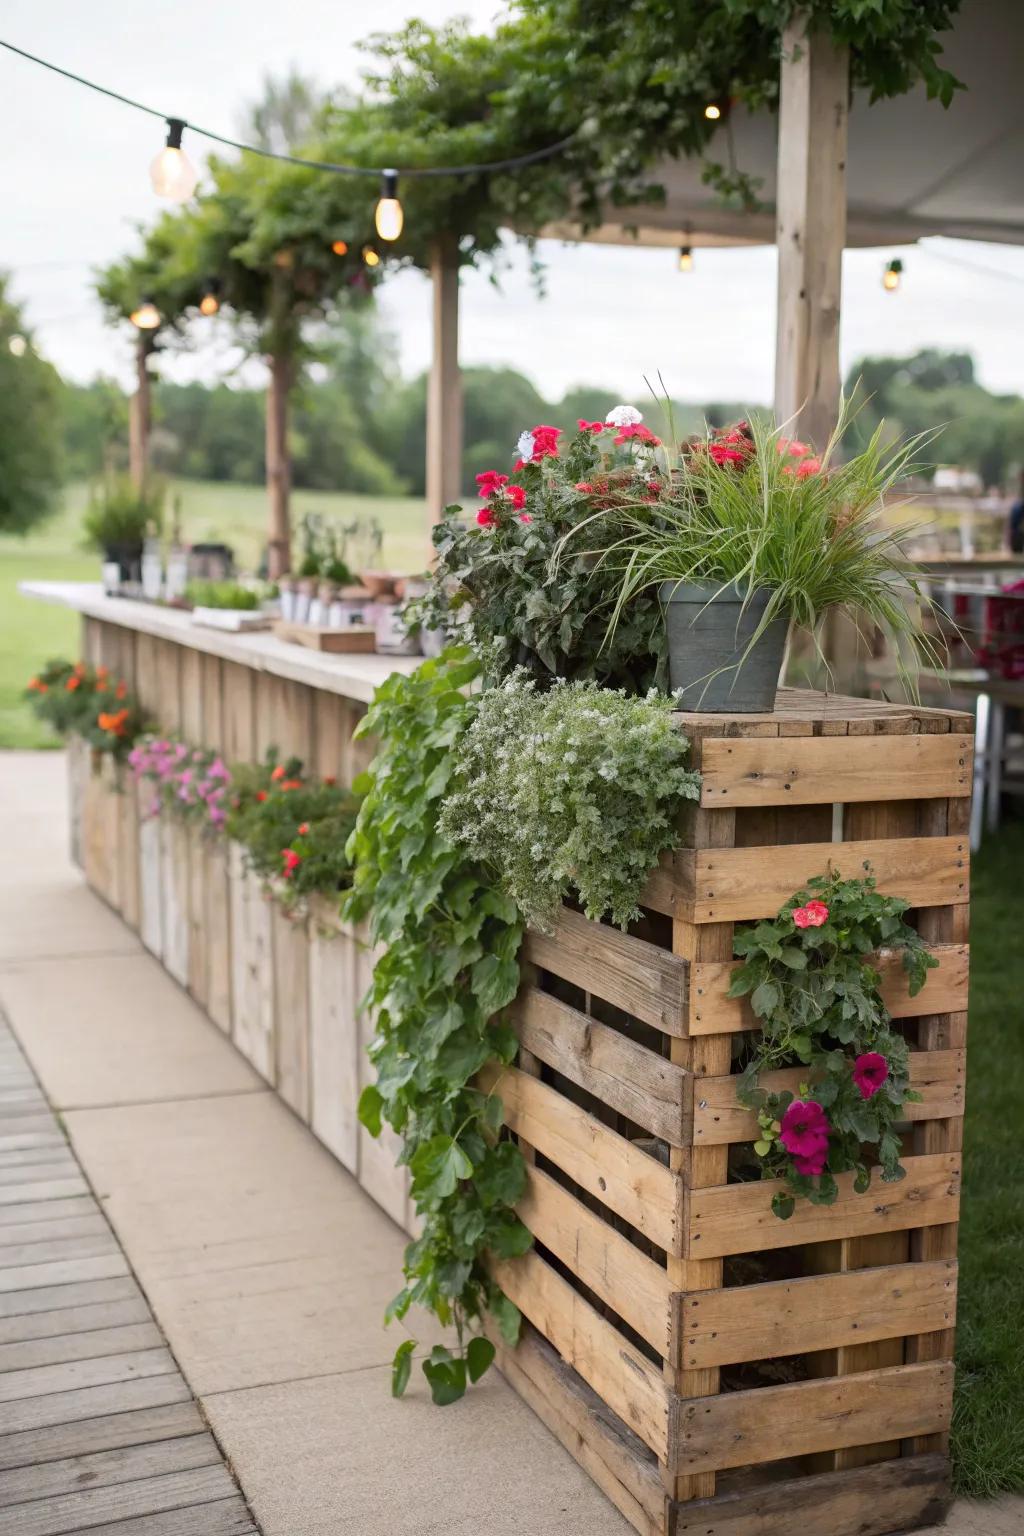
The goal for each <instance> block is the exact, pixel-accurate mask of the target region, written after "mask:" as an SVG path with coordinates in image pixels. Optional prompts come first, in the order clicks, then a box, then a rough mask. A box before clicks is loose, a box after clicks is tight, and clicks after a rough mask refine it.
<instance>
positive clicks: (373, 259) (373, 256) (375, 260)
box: [363, 245, 380, 267]
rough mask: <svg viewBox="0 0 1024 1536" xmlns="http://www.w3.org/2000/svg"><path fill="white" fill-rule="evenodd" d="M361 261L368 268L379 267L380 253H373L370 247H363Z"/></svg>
mask: <svg viewBox="0 0 1024 1536" xmlns="http://www.w3.org/2000/svg"><path fill="white" fill-rule="evenodd" d="M363 260H364V261H365V262H366V265H367V266H368V267H379V266H380V252H379V251H375V250H374V248H373V246H372V245H364V246H363Z"/></svg>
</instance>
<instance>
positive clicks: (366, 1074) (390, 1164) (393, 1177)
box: [342, 925, 416, 1236]
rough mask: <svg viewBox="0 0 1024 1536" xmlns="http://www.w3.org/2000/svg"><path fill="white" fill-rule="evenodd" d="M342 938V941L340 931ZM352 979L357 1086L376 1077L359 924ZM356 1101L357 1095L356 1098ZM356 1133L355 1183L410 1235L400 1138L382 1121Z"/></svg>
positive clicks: (369, 961) (369, 954)
mask: <svg viewBox="0 0 1024 1536" xmlns="http://www.w3.org/2000/svg"><path fill="white" fill-rule="evenodd" d="M342 942H346V940H345V935H344V934H342ZM346 948H347V950H348V954H349V957H350V961H349V963H350V965H351V979H352V994H351V996H352V1008H353V1014H354V1017H355V1021H356V1040H357V1048H356V1065H357V1069H358V1074H359V1075H358V1078H357V1086H358V1091H359V1093H360V1094H361V1093H362V1091H363V1089H364V1088H365V1087H366V1086H367V1085H368V1084H369V1083H372V1082H375V1081H376V1078H377V1071H376V1068H375V1067H374V1065H373V1063H372V1062H371V1060H370V1057H369V1048H370V1044H371V1042H372V1040H373V1037H374V1032H375V1024H374V1018H373V1014H372V1013H371V1012H370V1010H369V1009H368V1008H364V1007H363V999H364V998H365V997H366V995H367V993H368V992H369V990H370V986H371V983H372V981H373V967H374V964H375V962H376V958H377V952H376V951H375V950H373V949H371V947H370V944H369V941H368V936H367V933H366V929H365V927H364V926H362V925H360V927H359V929H358V930H356V931H355V932H354V933H353V934H352V936H351V939H350V940H348V941H347V942H346ZM357 1103H358V1099H357ZM357 1132H358V1137H359V1173H358V1178H359V1183H360V1185H361V1186H362V1188H363V1189H365V1190H366V1193H367V1194H368V1195H369V1196H370V1198H371V1199H372V1200H376V1202H377V1204H378V1205H379V1206H381V1207H382V1209H383V1210H385V1211H387V1213H388V1215H389V1216H390V1217H391V1219H392V1220H393V1221H395V1222H397V1224H398V1225H399V1226H400V1227H402V1228H404V1230H405V1231H406V1232H408V1233H409V1234H410V1235H411V1236H415V1235H416V1220H415V1214H414V1212H413V1209H412V1203H411V1201H410V1198H409V1185H410V1182H411V1181H410V1177H409V1170H408V1168H406V1167H404V1166H400V1165H399V1161H398V1159H399V1154H400V1152H401V1149H402V1138H401V1137H400V1136H399V1134H398V1132H397V1131H395V1130H393V1129H392V1127H391V1126H390V1125H388V1124H387V1123H385V1124H384V1125H383V1126H382V1128H381V1133H380V1135H379V1136H371V1135H370V1133H369V1131H368V1130H367V1129H366V1126H365V1125H363V1124H361V1123H360V1124H359V1125H358V1127H357Z"/></svg>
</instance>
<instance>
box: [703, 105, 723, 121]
mask: <svg viewBox="0 0 1024 1536" xmlns="http://www.w3.org/2000/svg"><path fill="white" fill-rule="evenodd" d="M721 115H722V109H721V107H720V106H719V104H718V102H717V101H709V102H708V104H707V106H706V107H705V108H704V116H705V117H706V118H707V120H708V122H709V123H717V122H718V119H719V118H720V117H721Z"/></svg>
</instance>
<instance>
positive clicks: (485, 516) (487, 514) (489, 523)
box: [476, 507, 498, 528]
mask: <svg viewBox="0 0 1024 1536" xmlns="http://www.w3.org/2000/svg"><path fill="white" fill-rule="evenodd" d="M476 520H477V522H478V523H479V524H480V527H481V528H493V527H494V525H495V523H496V522H497V521H498V519H497V518H496V517H495V515H494V513H493V512H492V511H491V509H490V507H481V508H480V511H479V512H478V513H477V515H476Z"/></svg>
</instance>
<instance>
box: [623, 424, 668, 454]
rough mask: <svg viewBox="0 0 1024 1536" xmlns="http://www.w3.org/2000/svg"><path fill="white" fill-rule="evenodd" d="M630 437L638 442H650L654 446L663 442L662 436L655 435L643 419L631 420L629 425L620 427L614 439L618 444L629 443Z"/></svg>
mask: <svg viewBox="0 0 1024 1536" xmlns="http://www.w3.org/2000/svg"><path fill="white" fill-rule="evenodd" d="M630 439H632V440H633V441H635V442H638V443H650V444H651V445H652V447H654V448H657V447H659V446H660V444H661V438H660V437H655V435H654V433H653V432H652V431H651V429H650V427H645V426H644V424H643V422H642V421H631V422H630V423H629V424H628V425H627V426H625V427H620V428H619V430H618V431H617V432H616V434H615V438H614V441H615V443H616V445H618V444H620V443H628V442H629V441H630Z"/></svg>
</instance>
